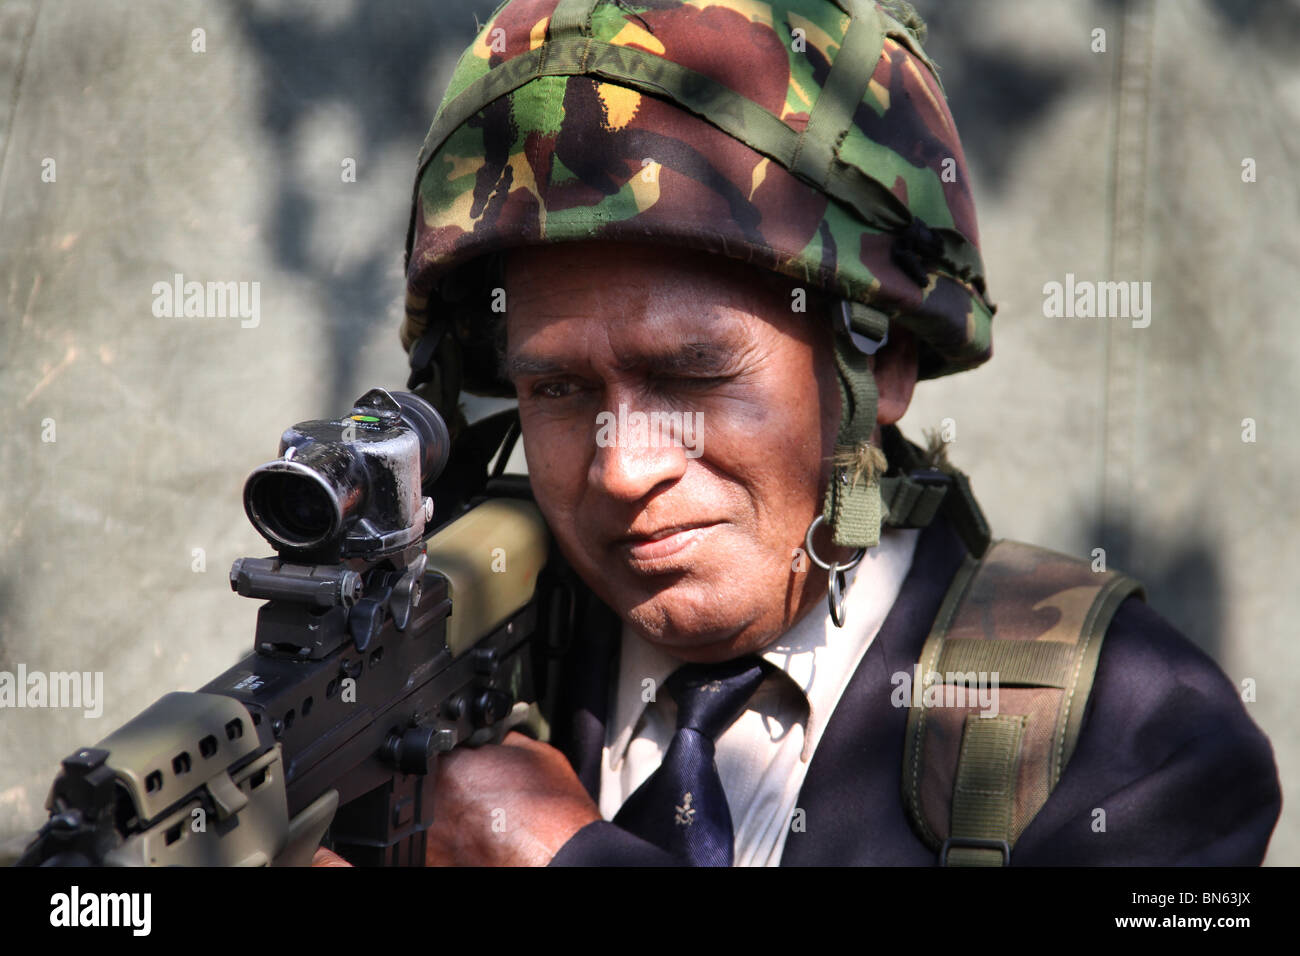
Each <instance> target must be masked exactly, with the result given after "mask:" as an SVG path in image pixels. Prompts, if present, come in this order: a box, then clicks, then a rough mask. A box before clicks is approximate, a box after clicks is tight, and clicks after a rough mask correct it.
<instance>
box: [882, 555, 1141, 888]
mask: <svg viewBox="0 0 1300 956" xmlns="http://www.w3.org/2000/svg"><path fill="white" fill-rule="evenodd" d="M1134 594H1136V595H1137V596H1138V597H1143V593H1142V588H1141V586H1140V585H1139V584H1138V583H1137V582H1136V581H1134V580H1133V579H1132V578H1129V577H1127V576H1125V575H1123V574H1120V573H1118V572H1116V571H1102V572H1095V571H1093V570H1092V567H1091V565H1090V564H1089V563H1088V562H1086V561H1082V560H1079V559H1078V558H1072V557H1068V556H1066V555H1063V554H1057V553H1056V552H1054V551H1049V550H1047V549H1045V548H1038V547H1035V546H1033V545H1028V544H1022V543H1020V542H1017V541H1005V540H997V541H994V542H993V544H992V546H991V547H990V548H989V549H988V551H987V552H985V554H984V556H983V557H982V558H980V559H976V558H975V557H972V556H970V555H968V556H967V558H966V561H965V563H964V564H963V565H962V567H961V569H960V570H959V571H958V572H957V575H956V576H955V577H954V578H953V582H952V584H951V585H950V586H949V588H948V593H947V595H946V596H945V597H944V600H943V603H942V604H941V605H940V607H939V614H938V616H937V617H936V618H935V622H934V626H933V628H932V630H931V631H930V636H929V637H928V638H927V640H926V642H925V647H924V649H923V650H922V652H921V659H920V661H919V663H918V664H917V666H916V669H915V672H914V674H913V677H914V680H913V684H912V700H911V702H910V704H911V708H910V711H909V713H908V718H907V738H906V743H905V746H904V751H903V803H904V805H905V806H906V807H907V813H908V816H909V818H910V819H911V821H912V825H913V827H914V828H915V829H916V831H917V832H918V833H919V834H920V835H921V837H922V839H924V840H925V841H926V843H928V844H929V845H930V846H931V847H932V848H933V849H934V850H936V851H937V852H938V853H939V863H940V865H941V866H1004V865H1006V864H1007V863H1009V862H1010V859H1011V848H1012V847H1013V846H1015V843H1016V840H1017V839H1019V837H1020V835H1021V833H1023V832H1024V830H1025V827H1026V826H1028V825H1029V822H1030V821H1031V820H1032V819H1033V818H1034V816H1035V815H1036V814H1037V813H1038V811H1039V810H1041V809H1042V807H1043V804H1044V803H1046V802H1047V798H1048V795H1049V794H1050V793H1051V792H1052V790H1053V789H1055V787H1056V784H1057V782H1058V781H1059V780H1060V778H1061V773H1062V772H1063V771H1064V770H1065V766H1066V764H1068V763H1069V762H1070V757H1071V755H1072V754H1073V753H1074V747H1075V744H1076V742H1077V741H1078V738H1079V731H1080V728H1081V727H1082V724H1083V713H1084V707H1085V705H1086V704H1087V701H1088V694H1089V693H1090V692H1091V690H1092V682H1093V677H1094V675H1095V674H1096V670H1097V660H1098V658H1099V657H1100V654H1101V643H1102V639H1103V637H1104V636H1105V634H1106V628H1107V627H1108V626H1109V624H1110V620H1111V618H1112V617H1113V616H1114V614H1115V611H1116V610H1117V609H1118V608H1119V605H1120V603H1121V602H1122V601H1123V600H1124V599H1125V598H1127V597H1129V596H1130V595H1134ZM977 688H978V690H977Z"/></svg>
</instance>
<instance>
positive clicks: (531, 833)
mask: <svg viewBox="0 0 1300 956" xmlns="http://www.w3.org/2000/svg"><path fill="white" fill-rule="evenodd" d="M433 793H434V797H433V801H434V802H433V812H434V823H433V826H431V827H430V828H429V830H428V834H427V837H428V845H427V846H428V849H427V852H426V854H425V863H426V864H427V865H428V866H545V865H546V864H547V863H549V862H551V857H553V856H555V854H556V853H557V852H558V851H559V849H560V847H562V846H564V844H565V843H566V842H568V840H569V838H570V837H571V836H573V835H574V834H575V833H577V832H578V831H579V830H581V829H582V828H583V827H585V826H586V825H587V824H588V823H594V822H595V821H597V820H599V819H600V810H599V809H597V807H596V804H595V803H593V802H592V800H591V798H590V797H589V796H587V791H586V790H585V789H584V788H583V786H582V783H581V782H580V781H579V780H578V775H577V774H575V773H574V772H573V768H572V767H570V766H569V762H568V761H567V760H566V759H564V755H563V754H561V753H560V752H559V751H558V750H556V749H555V748H554V747H552V746H550V745H549V744H543V743H538V742H537V741H536V740H533V739H532V738H531V737H526V736H524V735H523V734H521V733H519V732H518V731H513V730H512V731H511V732H510V733H508V734H506V737H505V740H503V741H502V742H501V744H500V745H499V746H498V745H488V746H485V747H479V748H477V749H471V748H469V747H457V748H456V749H455V750H453V751H452V752H451V753H448V754H443V755H442V756H441V757H440V758H439V759H438V773H437V776H436V778H435V779H434V784H433ZM311 865H312V866H350V865H351V864H350V863H348V862H347V861H346V860H344V859H343V858H342V857H341V856H339V855H338V854H336V853H333V852H331V851H329V850H326V849H324V848H323V847H322V848H321V849H318V850H317V851H316V855H315V856H314V857H313V858H312V861H311Z"/></svg>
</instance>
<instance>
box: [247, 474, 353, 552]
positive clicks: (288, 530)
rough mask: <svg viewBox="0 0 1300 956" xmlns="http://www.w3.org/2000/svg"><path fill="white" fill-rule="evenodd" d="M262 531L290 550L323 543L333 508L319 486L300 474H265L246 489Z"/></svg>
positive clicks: (329, 525)
mask: <svg viewBox="0 0 1300 956" xmlns="http://www.w3.org/2000/svg"><path fill="white" fill-rule="evenodd" d="M249 501H250V503H251V504H252V507H253V514H254V515H255V516H256V519H257V520H259V521H260V522H261V524H262V529H263V530H264V532H266V533H268V534H269V535H270V536H271V537H274V538H278V539H279V540H281V541H284V542H285V543H286V544H289V545H292V546H294V547H300V548H306V547H311V546H312V545H315V544H319V543H320V542H321V541H324V540H325V539H326V538H327V537H328V536H329V533H330V531H331V530H333V527H334V517H335V512H334V505H333V502H332V501H331V500H330V497H329V494H328V493H327V492H326V491H325V489H324V488H323V487H321V485H320V484H319V483H318V482H316V481H313V480H312V479H310V478H307V477H305V476H303V475H294V474H288V473H285V472H269V473H266V474H263V475H259V476H258V478H257V481H256V482H255V483H254V485H253V487H252V488H251V489H250V490H249Z"/></svg>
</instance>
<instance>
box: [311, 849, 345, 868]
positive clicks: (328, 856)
mask: <svg viewBox="0 0 1300 956" xmlns="http://www.w3.org/2000/svg"><path fill="white" fill-rule="evenodd" d="M311 865H312V866H351V865H352V864H351V863H349V862H348V861H347V860H345V859H343V857H341V856H339V855H338V854H337V853H335V852H334V851H333V850H327V849H325V848H324V847H323V846H322V847H318V848H317V850H316V854H315V855H314V856H313V857H312V858H311Z"/></svg>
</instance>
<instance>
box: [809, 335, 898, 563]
mask: <svg viewBox="0 0 1300 956" xmlns="http://www.w3.org/2000/svg"><path fill="white" fill-rule="evenodd" d="M834 338H835V367H836V371H837V372H838V375H837V376H836V379H837V381H838V383H839V387H840V409H841V412H840V431H839V435H838V436H837V437H836V440H835V451H836V458H837V459H840V458H841V456H848V457H852V456H854V455H855V454H856V453H857V452H858V451H859V449H863V448H865V446H867V445H869V444H870V442H871V433H872V432H873V431H874V430H875V427H876V404H877V401H878V398H879V396H878V394H877V392H876V379H875V376H874V375H872V374H871V367H870V366H869V365H868V363H867V359H868V356H867V355H865V354H864V353H862V352H859V351H858V349H857V347H856V346H855V345H854V344H853V341H852V339H850V338H849V336H848V334H847V333H845V332H842V331H840V330H837V331H836V333H835V336H834ZM882 508H883V504H882V502H881V499H880V477H879V476H878V475H876V474H875V473H874V472H868V473H867V474H861V475H860V474H856V473H855V471H854V469H853V467H852V466H851V465H849V464H846V463H838V464H836V465H835V467H834V468H833V470H832V472H831V480H830V484H829V485H828V486H827V488H826V501H825V503H824V505H823V507H822V514H823V516H824V517H825V518H826V521H827V523H828V524H830V526H831V529H832V532H833V533H832V536H831V540H833V541H834V542H835V544H837V545H841V546H843V547H849V548H874V547H875V546H876V545H877V544H879V543H880V525H881V516H882Z"/></svg>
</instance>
